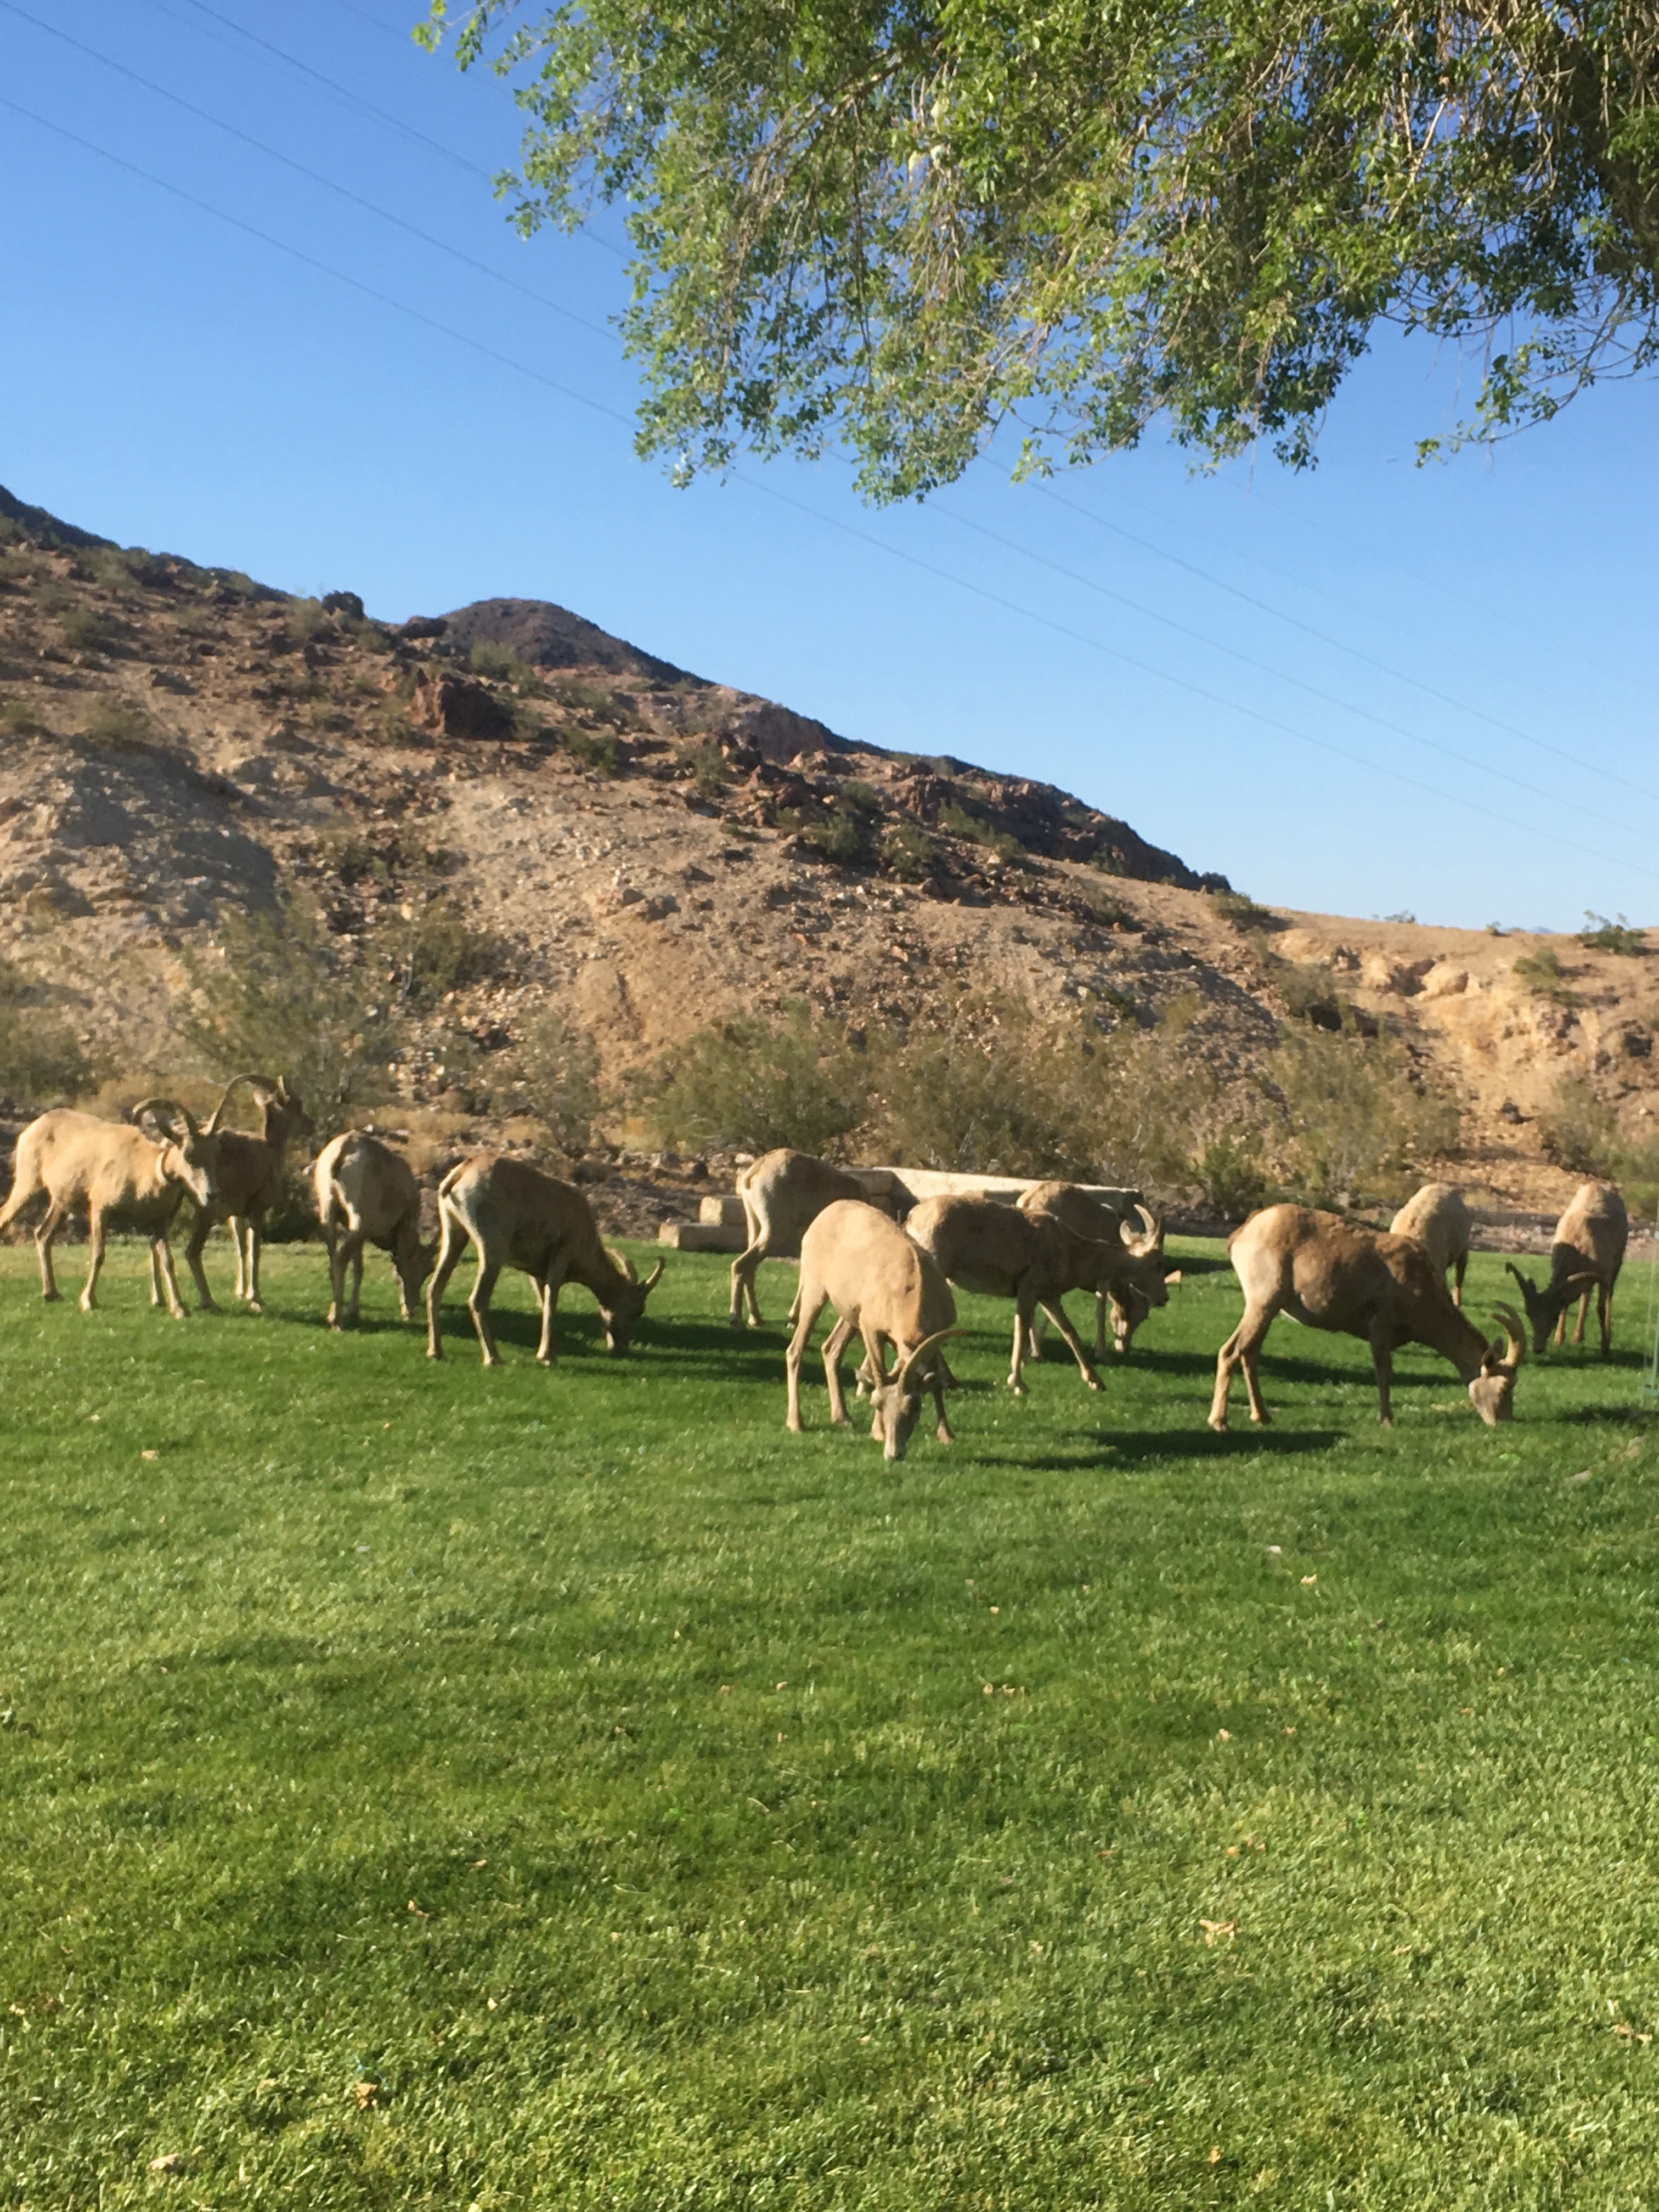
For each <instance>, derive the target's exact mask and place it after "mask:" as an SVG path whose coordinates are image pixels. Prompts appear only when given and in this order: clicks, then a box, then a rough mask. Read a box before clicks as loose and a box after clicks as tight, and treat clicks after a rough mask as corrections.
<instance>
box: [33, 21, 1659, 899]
mask: <svg viewBox="0 0 1659 2212" xmlns="http://www.w3.org/2000/svg"><path fill="white" fill-rule="evenodd" d="M414 15H415V10H414V9H413V8H411V7H405V6H404V5H402V4H400V0H289V5H287V6H286V7H284V8H283V9H280V10H278V9H270V8H269V7H264V8H260V7H256V6H255V5H254V4H253V0H0V191H3V194H4V202H3V204H4V205H5V208H6V210H7V221H6V223H5V225H4V229H3V234H0V331H3V343H0V399H3V413H0V426H3V427H0V483H5V484H6V485H7V486H8V487H9V489H11V490H13V491H15V493H17V494H18V495H20V496H21V497H23V498H25V499H28V500H33V501H38V502H40V504H42V505H44V506H46V507H51V508H52V509H53V510H54V512H56V513H59V514H61V515H64V516H65V517H67V518H68V519H70V520H74V521H76V522H79V523H81V524H82V525H84V526H87V527H88V528H91V529H94V530H97V531H100V532H103V533H105V534H106V535H107V536H110V537H112V538H117V539H118V540H120V541H121V542H122V543H124V544H146V545H149V546H153V547H157V548H164V549H167V550H173V551H178V552H182V553H187V554H189V555H191V556H192V557H194V558H196V559H197V560H202V561H206V562H219V563H223V564H225V565H228V566H232V567H236V568H245V569H247V570H248V571H249V572H251V573H252V574H254V575H257V576H258V577H260V578H261V579H262V580H264V581H267V582H269V583H272V584H276V585H279V586H284V587H286V588H289V589H290V590H294V591H302V592H308V591H318V592H320V591H326V590H330V589H333V588H336V587H340V586H344V587H349V588H350V589H353V590H356V591H358V592H362V595H363V598H364V599H365V600H366V602H367V603H368V606H369V608H370V609H371V611H374V612H375V613H377V614H380V615H383V616H386V617H393V618H398V617H403V616H404V615H408V614H411V613H417V612H435V611H441V610H443V609H446V608H448V607H453V606H456V605H462V604H464V603H465V602H466V601H467V600H469V599H481V598H484V597H488V596H491V595H494V594H497V593H512V594H516V595H520V596H525V597H536V598H546V599H556V600H557V601H559V602H561V603H562V605H567V606H570V607H574V608H575V609H577V610H578V611H580V612H581V613H583V614H585V615H586V616H588V617H591V618H592V620H594V621H596V622H599V623H602V624H604V625H605V628H607V629H612V630H615V631H617V632H618V633H619V634H621V635H623V636H625V637H629V638H631V639H633V640H634V641H635V642H636V643H638V644H640V645H642V646H645V647H648V648H650V649H651V650H652V651H653V652H656V653H662V654H665V655H666V656H667V657H668V658H670V659H674V660H677V661H678V662H680V663H682V664H683V665H685V666H687V667H690V668H693V669H696V671H698V672H700V673H702V674H703V675H707V676H711V677H715V678H720V680H722V681H724V682H726V683H731V684H740V685H742V686H744V687H745V688H746V689H749V690H755V691H760V692H764V693H766V694H768V695H769V696H773V697H775V698H778V699H781V700H783V701H785V702H787V704H789V705H790V706H793V707H795V708H799V709H800V710H802V711H803V712H805V713H808V714H816V715H818V716H821V717H822V718H823V720H825V721H827V722H828V723H829V724H830V725H831V726H833V727H834V728H836V729H837V730H839V731H841V732H843V733H844V734H846V735H848V736H850V737H856V738H866V739H870V740H872V741H874V742H876V743H878V744H887V745H892V746H896V747H902V748H905V749H908V750H916V751H924V752H949V753H954V754H956V755H957V756H958V757H962V758H964V759H969V760H973V761H978V762H981V763H985V764H987V766H991V767H994V768H997V769H1004V770H1012V771H1015V772H1018V773H1022V774H1025V775H1036V776H1042V777H1045V778H1048V779H1049V780H1051V781H1054V782H1057V783H1060V784H1062V785H1065V786H1066V787H1068V788H1070V789H1072V790H1073V791H1076V792H1078V793H1079V794H1081V795H1082V796H1083V797H1084V798H1085V799H1089V800H1090V801H1091V803H1092V804H1094V805H1099V806H1103V807H1104V808H1106V809H1108V810H1109V811H1111V812H1113V813H1115V814H1119V815H1121V816H1122V817H1124V818H1125V819H1127V821H1129V822H1131V823H1133V824H1134V826H1135V827H1136V828H1137V829H1139V831H1140V832H1141V833H1142V834H1143V835H1144V836H1148V837H1151V838H1152V839H1153V840H1155V841H1156V842H1158V843H1161V844H1164V845H1166V846H1169V847H1170V848H1173V849H1174V850H1175V851H1176V852H1178V853H1180V854H1182V856H1183V857H1184V858H1185V859H1186V860H1188V861H1190V862H1191V863H1192V864H1193V865H1194V866H1197V867H1201V868H1219V869H1221V870H1223V871H1225V872H1226V873H1227V874H1228V875H1229V876H1230V877H1231V878H1232V880H1233V881H1234V882H1235V883H1236V884H1239V885H1241V886H1242V887H1243V888H1244V889H1246V890H1249V891H1250V892H1252V893H1253V894H1254V895H1255V896H1257V897H1259V898H1265V899H1271V900H1273V901H1274V902H1280V903H1284V904H1288V905H1293V906H1300V907H1307V908H1319V909H1323V910H1327V911H1332V912H1338V913H1346V914H1353V915H1378V914H1385V913H1391V912H1395V911H1396V910H1401V909H1409V910H1411V911H1413V912H1414V913H1415V914H1417V915H1419V917H1420V918H1421V919H1422V920H1424V921H1439V922H1444V923H1454V924H1462V925H1475V926H1478V925H1480V924H1481V923H1484V922H1486V921H1494V920H1495V921H1503V922H1504V923H1520V924H1524V925H1531V926H1545V927H1553V928H1572V927H1577V925H1578V923H1579V921H1580V918H1581V916H1582V915H1583V911H1584V909H1585V908H1595V910H1597V911H1599V912H1602V913H1607V914H1613V913H1616V912H1622V913H1626V914H1627V915H1629V917H1630V918H1631V919H1632V921H1648V922H1651V921H1659V836H1656V829H1659V796H1656V794H1659V747H1656V744H1655V740H1654V726H1655V708H1654V682H1653V677H1652V668H1651V662H1652V641H1653V631H1654V616H1653V608H1654V604H1655V597H1656V584H1659V575H1656V568H1659V560H1656V544H1655V531H1654V526H1653V520H1652V518H1653V516H1654V514H1655V513H1656V493H1659V440H1656V437H1655V434H1654V426H1655V409H1656V396H1659V395H1656V391H1655V387H1654V386H1653V385H1652V384H1650V383H1649V384H1638V385H1624V386H1607V388H1606V389H1604V390H1601V391H1599V392H1594V393H1592V394H1591V395H1590V396H1589V399H1588V400H1586V401H1583V402H1580V403H1579V404H1577V405H1576V406H1575V407H1574V408H1572V409H1571V410H1569V411H1568V413H1567V414H1566V415H1565V416H1564V417H1563V418H1562V420H1561V421H1560V422H1559V423H1557V424H1555V425H1554V426H1553V427H1551V428H1547V429H1546V430H1544V431H1542V432H1539V433H1534V434H1532V435H1528V436H1527V437H1525V438H1522V439H1519V440H1516V441H1514V442H1512V443H1510V444H1509V445H1507V446H1505V447H1502V448H1500V449H1499V450H1498V452H1497V453H1495V454H1494V455H1492V456H1490V457H1487V456H1484V455H1465V456H1463V457H1462V458H1461V459H1458V460H1456V461H1455V462H1454V463H1452V464H1451V465H1446V466H1436V467H1432V468H1430V469H1426V470H1425V469H1419V468H1418V467H1416V466H1415V465H1414V464H1413V447H1414V443H1415V441H1416V439H1417V438H1418V437H1419V436H1421V435H1425V433H1430V432H1433V431H1436V430H1438V429H1442V428H1446V427H1448V426H1449V424H1450V422H1453V421H1454V420H1455V418H1456V416H1457V415H1458V413H1459V411H1460V390H1459V378H1460V374H1462V364H1460V363H1459V362H1457V361H1456V360H1455V359H1454V358H1451V357H1449V356H1438V355H1436V354H1435V353H1433V352H1432V351H1431V349H1428V348H1426V347H1425V346H1422V345H1413V344H1408V343H1404V342H1402V341H1401V340H1400V339H1399V338H1398V337H1395V336H1394V335H1392V334H1386V335H1385V336H1384V337H1383V339H1382V341H1381V343H1380V345H1379V348H1378V350H1377V351H1376V353H1375V354H1374V355H1373V356H1372V357H1371V358H1370V360H1369V361H1368V362H1365V363H1364V365H1363V366H1362V368H1361V369H1360V370H1359V372H1358V374H1356V375H1355V376H1354V377H1353V378H1352V380H1350V382H1349V384H1348V386H1346V389H1345V390H1344V392H1342V394H1341V396H1340V398H1339V400H1338V403H1337V404H1336V406H1335V408H1334V410H1333V412H1332V416H1331V418H1330V422H1329V423H1328V429H1327V434H1326V436H1325V439H1324V442H1323V445H1322V457H1321V465H1320V466H1319V467H1318V469H1317V470H1316V471H1314V472H1313V473H1312V474H1311V475H1304V476H1300V477H1297V476H1292V475H1290V474H1288V473H1287V472H1286V471H1283V470H1282V469H1280V468H1279V467H1278V466H1277V465H1275V464H1274V463H1273V460H1272V459H1271V458H1270V457H1268V456H1267V455H1266V454H1262V455H1260V456H1257V457H1256V458H1255V459H1254V460H1253V461H1251V462H1249V463H1248V464H1240V465H1237V466H1235V467H1233V468H1231V469H1229V470H1227V471H1224V472H1223V473H1222V474H1221V475H1219V476H1218V477H1194V475H1193V474H1192V473H1191V471H1190V469H1189V467H1188V463H1187V461H1186V460H1185V459H1184V458H1183V457H1182V455H1181V454H1180V453H1176V452H1174V451H1172V450H1170V449H1169V448H1168V447H1165V446H1164V444H1163V442H1162V441H1160V440H1158V439H1157V438H1153V439H1151V440H1149V441H1147V443H1146V446H1145V447H1143V448H1142V449H1141V450H1140V451H1139V452H1138V453H1133V454H1127V455H1123V456H1121V457H1118V458H1116V459H1112V460H1109V461H1107V462H1104V463H1103V464H1101V465H1097V467H1095V468H1094V469H1092V470H1090V471H1085V472H1082V473H1079V474H1076V475H1073V476H1070V477H1059V478H1056V479H1055V480H1054V482H1053V483H1052V484H1051V485H1050V486H1048V488H1047V489H1043V488H1040V487H1036V486H1032V485H1026V486H1018V485H1014V484H1012V483H1010V482H1009V480H1008V476H1007V470H1006V465H1003V464H1002V463H1001V462H1000V460H999V459H998V457H997V455H995V454H992V455H991V456H989V457H987V459H985V460H983V461H982V462H981V464H980V465H979V466H978V468H977V469H976V470H975V472H974V473H973V474H972V475H971V476H970V477H969V478H968V479H967V480H966V481H964V482H963V483H962V484H959V485H957V487H956V488H954V489H951V490H950V491H947V492H945V493H942V494H941V495H939V497H938V498H937V499H936V500H934V501H929V502H928V503H927V505H926V506H925V507H906V508H904V509H902V510H898V511H893V510H888V511H884V512H881V511H874V510H872V509H870V508H868V507H865V506H864V505H863V504H862V503H861V502H860V501H859V500H858V499H857V497H856V496H855V495H854V493H853V492H852V490H851V489H850V487H849V483H848V474H847V471H845V470H844V469H843V468H842V467H841V466H840V465H838V464H835V463H829V464H825V465H821V466H817V467H805V466H800V465H793V464H787V463H786V464H777V465H771V466H769V467H763V466H761V465H757V464H755V463H753V462H745V463H744V465H743V468H742V478H743V480H741V481H730V482H727V483H716V482H714V481H708V482H703V483H698V484H696V485H695V486H693V487H692V489H690V490H689V491H676V490H674V489H672V488H671V486H670V485H669V483H667V482H666V480H665V477H664V476H663V474H662V473H661V471H660V470H659V468H658V467H657V466H656V465H654V464H649V463H642V462H641V461H639V460H637V459H635V457H634V454H633V452H632V448H631V444H630V438H629V428H628V422H627V419H626V418H627V417H628V416H629V411H630V409H631V407H632V404H633V402H634V398H635V381H634V376H633V372H632V370H631V369H630V368H629V364H628V363H627V362H625V361H624V360H623V358H622V356H621V352H620V349H619V347H618V345H617V340H616V337H615V335H614V332H613V331H612V329H611V319H612V318H613V317H614V316H615V315H616V314H617V313H618V312H619V310H620V308H621V307H622V306H623V301H624V297H625V287H626V276H625V270H624V264H623V259H622V258H620V256H619V254H618V252H617V245H618V243H619V241H620V238H621V227H620V222H619V220H618V218H617V216H615V215H614V214H611V215H607V216H602V217H601V218H600V220H599V224H598V226H597V236H596V237H594V238H577V239H562V238H555V237H551V236H547V237H543V238H540V239H538V240H534V241H532V242H530V243H527V244H526V243H525V242H523V241H521V240H519V239H518V238H517V237H516V236H515V235H514V234H513V233H512V232H511V231H510V229H509V228H508V227H507V222H506V219H505V215H504V211H503V210H502V208H501V204H499V203H498V202H497V201H496V200H495V198H494V197H493V196H492V194H491V191H490V189H489V182H488V177H489V173H493V171H495V169H497V168H499V167H503V166H505V165H506V164H507V162H508V161H510V160H511V158H512V156H513V150H514V148H515V146H516V143H517V137H518V124H519V117H518V114H517V111H516V110H515V109H514V108H513V106H512V104H511V101H510V99H509V97H508V94H507V90H506V89H505V88H504V87H503V86H502V85H501V83H500V82H499V81H497V80H495V78H493V77H491V76H487V75H483V74H478V73H475V74H474V75H473V76H470V77H467V78H462V77H461V76H459V75H458V74H457V72H456V71H455V70H454V68H453V64H451V62H450V61H449V60H448V59H447V58H443V59H438V60H435V59H433V58H429V57H428V56H426V55H423V54H422V53H421V52H418V51H417V50H416V48H415V47H414V46H412V44H411V43H410V39H409V36H408V27H409V24H410V22H411V21H412V20H413V19H414ZM53 31H56V32H57V33H62V34H67V39H66V38H65V37H64V36H54V35H53V34H52V33H53ZM67 40H73V41H76V42H78V43H74V44H71V43H68V42H67ZM260 42H263V43H260ZM88 50H90V51H88ZM100 57H101V58H100ZM285 57H286V58H285ZM295 62H299V63H302V64H305V65H306V67H305V68H300V67H296V66H295V65H294V64H295ZM110 63H114V64H119V65H120V66H119V67H118V68H112V67H111V66H109V65H108V64H110ZM307 69H308V70H310V71H312V72H314V74H310V75H308V74H307ZM123 70H125V71H126V72H129V74H123V73H122V71H123ZM136 78H143V79H147V80H149V86H154V87H156V88H161V89H159V90H157V89H151V88H149V86H147V85H145V84H142V83H140V82H137V81H136ZM323 79H327V80H330V81H331V82H322V81H321V80H323ZM167 94H171V95H173V97H171V98H169V97H167ZM181 101H182V102H185V103H188V105H187V106H181V105H179V102H181ZM20 109H25V110H28V111H31V112H30V113H27V114H25V113H22V112H19V110H20ZM192 110H194V111H197V112H191V111H192ZM374 110H379V111H383V114H384V118H390V119H382V117H381V116H380V115H377V114H376V113H374V112H372V111H374ZM37 118H38V119H37ZM239 133H240V134H241V135H240V136H238V135H235V134H239ZM65 134H68V135H65ZM250 140H252V141H258V145H255V144H252V143H249V141H250ZM267 149H268V150H267ZM111 156H113V157H116V158H115V159H111V158H110V157H111ZM278 156H283V157H286V159H285V160H283V159H280V158H277V157H278ZM123 163H125V164H126V165H128V166H125V167H123V166H120V164H123ZM306 172H312V173H314V174H309V175H308V174H307V173H306ZM319 180H326V181H319ZM168 186H170V187H172V188H173V189H172V190H168V189H167V188H166V187H168ZM331 187H332V188H333V189H331ZM347 194H351V195H356V199H355V200H354V199H352V198H349V197H344V196H343V195H347ZM364 201H367V202H370V203H373V207H368V206H364V205H363V204H361V203H362V202H364ZM374 210H381V211H382V212H375V211H374ZM388 216H391V217H395V218H397V220H396V221H391V220H387V219H386V218H387V217H388ZM226 217H229V218H233V219H234V220H233V221H226V220H225V219H224V218H226ZM400 225H403V226H410V228H401V227H399V226H400ZM238 226H240V227H238ZM416 232H419V233H424V234H426V235H425V236H424V237H422V236H417V235H416V234H415V233H416ZM445 247H447V248H449V249H451V250H450V251H449V252H446V251H444V250H443V248H445ZM298 256H304V257H308V258H304V259H302V258H296V257H298ZM561 311H562V312H561ZM1467 381H1468V380H1467V379H1465V389H1464V392H1463V394H1462V397H1463V398H1464V400H1465V401H1466V400H1467V397H1468V392H1467ZM570 394H580V395H582V397H583V398H586V399H587V400H589V401H592V403H594V404H592V405H591V406H589V405H584V404H580V401H579V400H578V399H577V398H572V397H570V396H568V395H570Z"/></svg>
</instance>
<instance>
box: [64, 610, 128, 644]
mask: <svg viewBox="0 0 1659 2212" xmlns="http://www.w3.org/2000/svg"><path fill="white" fill-rule="evenodd" d="M58 630H59V632H60V634H61V635H62V637H63V640H64V644H65V645H67V646H70V647H72V648H73V649H74V650H75V651H76V653H106V652H107V651H108V650H109V648H110V647H111V646H112V645H113V644H114V643H115V641H116V639H117V637H118V635H119V632H118V629H117V627H116V624H115V623H114V621H113V620H112V617H110V616H108V615H106V614H105V613H103V612H102V611H100V609H99V608H97V607H65V608H64V611H63V613H62V614H60V615H59V616H58Z"/></svg>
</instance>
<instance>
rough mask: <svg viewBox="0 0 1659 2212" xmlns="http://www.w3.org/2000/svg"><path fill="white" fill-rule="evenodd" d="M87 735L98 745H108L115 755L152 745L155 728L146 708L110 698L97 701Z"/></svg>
mask: <svg viewBox="0 0 1659 2212" xmlns="http://www.w3.org/2000/svg"><path fill="white" fill-rule="evenodd" d="M86 733H87V735H88V737H89V738H91V739H92V741H93V743H94V744H97V745H106V746H107V747H108V748H109V750H111V751H112V752H118V753H130V752H137V751H138V750H140V749H141V747H143V746H144V745H147V744H152V743H153V742H154V740H155V725H154V724H153V723H152V722H151V720H150V719H149V715H148V714H146V713H145V712H144V710H143V708H142V707H135V706H133V705H132V704H131V702H129V701H127V700H125V699H113V698H111V697H109V696H107V695H106V696H104V697H103V698H101V699H99V700H96V701H95V702H94V704H93V707H92V709H91V711H90V713H89V714H88V716H87V732H86Z"/></svg>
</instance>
